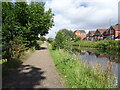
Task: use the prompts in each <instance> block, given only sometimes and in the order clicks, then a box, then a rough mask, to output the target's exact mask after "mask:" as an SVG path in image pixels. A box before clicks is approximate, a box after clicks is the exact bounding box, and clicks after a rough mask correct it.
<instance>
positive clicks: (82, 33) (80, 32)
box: [74, 30, 86, 40]
mask: <svg viewBox="0 0 120 90" xmlns="http://www.w3.org/2000/svg"><path fill="white" fill-rule="evenodd" d="M74 34H75V35H76V36H77V37H81V40H83V39H84V38H86V32H85V30H76V31H74Z"/></svg>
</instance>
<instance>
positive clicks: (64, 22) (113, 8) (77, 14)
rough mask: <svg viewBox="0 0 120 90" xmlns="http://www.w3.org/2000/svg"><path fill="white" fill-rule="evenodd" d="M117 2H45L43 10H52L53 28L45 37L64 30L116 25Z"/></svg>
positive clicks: (84, 0) (80, 0)
mask: <svg viewBox="0 0 120 90" xmlns="http://www.w3.org/2000/svg"><path fill="white" fill-rule="evenodd" d="M118 1H119V0H46V5H45V8H46V10H48V8H52V11H53V13H54V14H55V16H54V21H55V26H54V27H53V28H51V30H50V31H49V34H47V35H46V37H47V38H48V37H53V38H54V37H55V32H57V31H59V30H60V29H63V28H66V29H70V30H72V31H75V30H78V29H79V30H80V29H84V30H85V31H86V32H88V31H89V30H96V29H97V28H109V26H110V25H114V24H117V23H118Z"/></svg>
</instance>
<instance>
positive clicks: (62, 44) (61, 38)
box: [52, 29, 74, 50]
mask: <svg viewBox="0 0 120 90" xmlns="http://www.w3.org/2000/svg"><path fill="white" fill-rule="evenodd" d="M72 38H74V33H73V32H72V31H69V30H67V29H62V30H60V31H59V32H57V35H56V37H55V41H54V42H53V44H52V47H53V49H63V48H64V49H66V50H69V49H70V48H71V40H72Z"/></svg>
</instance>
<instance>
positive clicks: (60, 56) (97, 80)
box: [48, 45, 115, 88]
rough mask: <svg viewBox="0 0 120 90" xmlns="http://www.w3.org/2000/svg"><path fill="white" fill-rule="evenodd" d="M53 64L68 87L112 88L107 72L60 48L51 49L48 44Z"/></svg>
mask: <svg viewBox="0 0 120 90" xmlns="http://www.w3.org/2000/svg"><path fill="white" fill-rule="evenodd" d="M48 47H49V49H50V53H51V56H52V57H53V60H54V62H55V66H56V67H57V69H58V71H59V72H60V74H61V76H62V77H63V79H65V86H66V87H68V88H114V87H115V86H114V85H113V84H112V81H111V79H112V78H110V75H109V72H105V71H99V67H98V66H96V68H95V69H93V68H91V67H90V66H84V64H83V63H82V62H81V61H80V60H79V59H78V58H76V57H74V56H72V55H71V54H69V53H68V52H65V51H63V50H61V49H59V50H52V49H51V45H48Z"/></svg>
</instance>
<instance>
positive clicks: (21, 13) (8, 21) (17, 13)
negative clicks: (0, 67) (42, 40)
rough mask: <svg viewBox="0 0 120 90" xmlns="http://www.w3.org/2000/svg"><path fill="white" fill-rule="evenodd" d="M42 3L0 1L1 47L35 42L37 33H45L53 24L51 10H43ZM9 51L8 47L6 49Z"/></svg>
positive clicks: (33, 43) (31, 44) (27, 44)
mask: <svg viewBox="0 0 120 90" xmlns="http://www.w3.org/2000/svg"><path fill="white" fill-rule="evenodd" d="M44 6H45V4H44V3H33V2H32V3H31V4H29V5H28V4H27V3H26V2H16V3H12V2H2V26H3V27H2V36H3V37H2V41H3V42H2V43H3V47H6V46H10V47H12V45H18V44H20V45H25V46H27V47H28V46H29V47H32V46H34V45H35V44H36V40H37V39H39V38H38V34H40V35H46V34H47V33H48V31H49V30H50V28H51V27H52V26H53V25H54V24H53V23H54V21H53V19H54V18H53V17H54V14H53V13H52V10H51V9H49V10H47V11H45V7H44ZM8 52H9V49H8Z"/></svg>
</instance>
